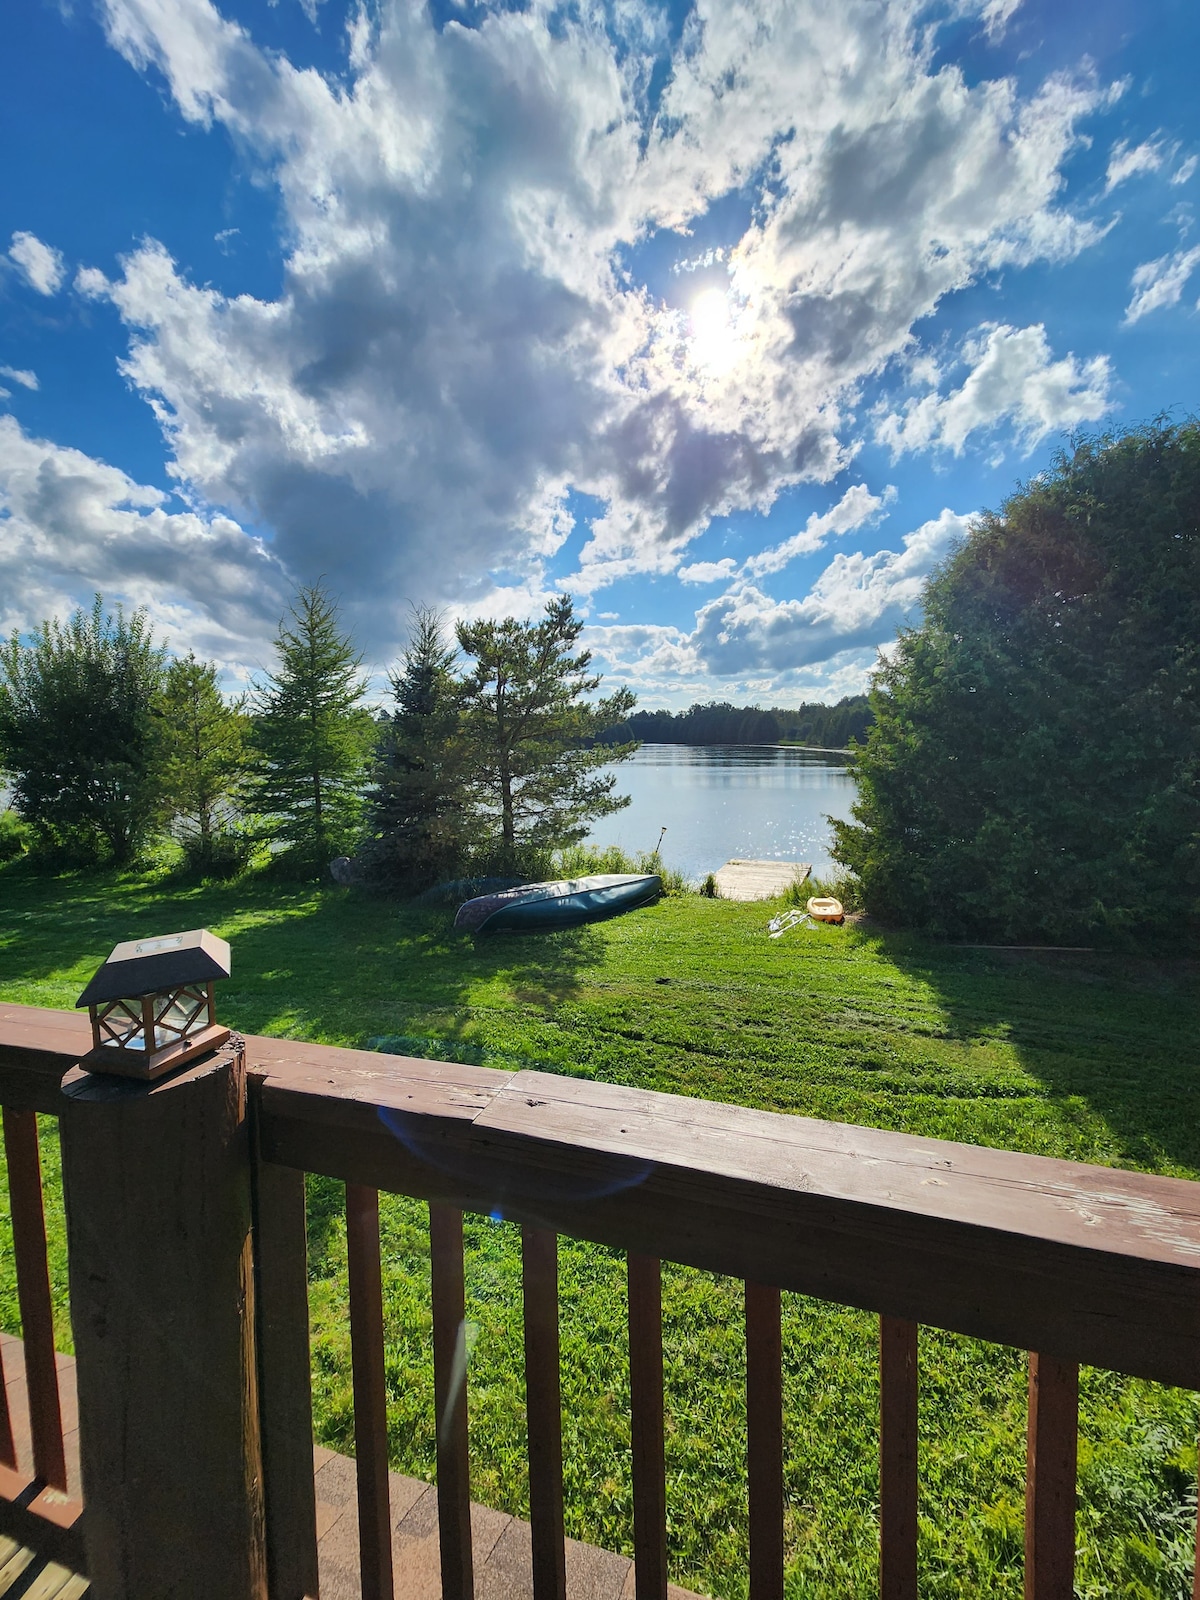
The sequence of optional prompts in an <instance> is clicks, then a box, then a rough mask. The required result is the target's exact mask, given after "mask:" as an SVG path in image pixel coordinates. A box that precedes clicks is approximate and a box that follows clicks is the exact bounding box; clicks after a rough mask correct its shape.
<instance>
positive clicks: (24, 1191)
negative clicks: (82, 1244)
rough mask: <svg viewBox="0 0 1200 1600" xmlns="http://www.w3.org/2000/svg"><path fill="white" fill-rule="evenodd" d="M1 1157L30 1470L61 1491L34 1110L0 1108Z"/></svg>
mask: <svg viewBox="0 0 1200 1600" xmlns="http://www.w3.org/2000/svg"><path fill="white" fill-rule="evenodd" d="M4 1156H5V1160H6V1161H7V1162H8V1194H9V1201H10V1204H11V1208H12V1231H13V1254H14V1256H15V1257H16V1263H17V1300H18V1303H19V1305H20V1308H21V1336H22V1338H23V1339H24V1341H25V1382H26V1386H27V1388H28V1391H29V1431H30V1434H31V1436H32V1439H33V1470H34V1473H35V1474H36V1476H37V1477H39V1478H41V1479H42V1480H43V1481H44V1482H45V1483H47V1484H49V1485H50V1486H51V1487H52V1488H55V1489H62V1490H65V1489H66V1487H67V1460H66V1455H65V1453H64V1451H63V1435H62V1404H61V1402H60V1400H59V1393H58V1366H57V1363H56V1362H55V1359H54V1309H53V1306H52V1303H51V1300H50V1269H49V1266H48V1264H47V1260H46V1217H45V1213H44V1211H43V1209H42V1164H41V1160H40V1158H39V1155H38V1131H37V1113H36V1112H35V1111H13V1110H12V1109H11V1108H10V1107H8V1106H6V1107H5V1108H4Z"/></svg>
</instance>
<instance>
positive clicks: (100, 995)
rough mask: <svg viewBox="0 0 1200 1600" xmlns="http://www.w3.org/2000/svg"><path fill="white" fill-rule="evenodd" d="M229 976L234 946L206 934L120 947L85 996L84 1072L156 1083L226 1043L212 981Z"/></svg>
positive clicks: (170, 936) (82, 998) (226, 1031)
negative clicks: (88, 1032) (88, 1041)
mask: <svg viewBox="0 0 1200 1600" xmlns="http://www.w3.org/2000/svg"><path fill="white" fill-rule="evenodd" d="M228 975H229V946H228V945H227V944H226V943H225V941H224V940H223V939H218V938H216V937H215V936H214V935H213V934H211V933H209V932H208V931H207V930H206V929H203V928H200V929H196V930H195V931H193V932H191V933H183V934H168V935H166V936H164V937H162V938H158V939H147V940H143V941H142V942H141V943H134V942H130V943H128V944H120V945H118V946H117V947H116V949H115V950H114V951H113V953H112V955H111V956H110V957H109V958H108V960H107V961H106V962H105V963H104V965H103V966H102V967H101V968H100V969H99V971H98V972H97V973H96V975H95V977H94V978H93V979H92V981H91V983H90V984H89V985H88V987H87V988H86V989H85V990H84V992H83V994H81V995H80V997H79V1000H78V1002H77V1004H78V1005H80V1006H84V1005H86V1006H87V1007H88V1013H89V1015H90V1017H91V1023H92V1049H91V1050H90V1051H89V1053H88V1054H87V1055H86V1056H85V1057H84V1058H83V1060H82V1062H81V1063H80V1065H81V1066H84V1067H86V1068H87V1069H88V1070H89V1071H91V1072H111V1073H116V1074H117V1075H118V1076H121V1077H129V1078H159V1077H161V1076H162V1075H163V1074H164V1073H166V1072H170V1071H172V1070H173V1069H174V1068H176V1067H179V1066H182V1065H183V1064H184V1063H185V1062H187V1061H191V1060H193V1059H194V1058H195V1057H196V1056H199V1055H202V1054H205V1053H207V1052H208V1051H211V1050H215V1049H216V1048H217V1047H218V1046H219V1045H222V1044H224V1042H225V1041H226V1039H228V1038H229V1029H228V1028H227V1027H224V1026H222V1025H221V1024H220V1023H218V1021H217V1016H216V1005H215V1000H214V995H213V978H214V977H218V978H224V977H228Z"/></svg>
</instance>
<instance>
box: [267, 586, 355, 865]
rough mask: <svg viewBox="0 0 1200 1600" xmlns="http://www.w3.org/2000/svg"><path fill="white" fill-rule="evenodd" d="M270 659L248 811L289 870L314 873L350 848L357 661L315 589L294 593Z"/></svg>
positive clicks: (322, 593)
mask: <svg viewBox="0 0 1200 1600" xmlns="http://www.w3.org/2000/svg"><path fill="white" fill-rule="evenodd" d="M275 652H276V655H277V657H278V664H277V666H276V668H275V671H274V672H273V673H271V674H270V675H269V676H268V677H267V679H266V681H265V682H264V683H263V684H261V685H259V686H258V688H257V690H256V694H255V716H254V720H253V725H252V726H253V732H252V741H253V745H254V748H255V750H256V752H257V755H258V762H257V766H258V771H257V777H256V782H255V785H254V790H253V802H254V808H255V810H256V811H257V813H258V814H259V815H260V816H261V817H262V819H263V834H264V836H265V837H266V838H267V839H269V840H270V841H271V842H272V843H273V844H274V845H276V846H277V847H280V846H282V849H283V851H284V852H285V856H286V861H287V863H288V865H289V866H290V867H292V868H293V869H294V870H297V871H300V872H302V873H305V874H310V875H313V876H317V875H319V874H320V873H321V872H322V871H323V869H324V868H325V866H326V864H327V863H328V862H329V860H330V858H331V857H333V856H337V855H341V854H343V853H344V852H347V851H349V850H351V849H353V846H354V841H355V837H356V834H357V830H358V827H359V824H360V820H361V816H362V789H363V783H364V778H365V770H366V764H367V760H368V754H369V750H370V746H371V743H372V740H373V738H374V721H373V719H372V718H371V716H370V714H369V713H368V712H367V711H366V710H364V709H363V707H362V705H361V701H362V697H363V695H364V693H365V692H366V682H365V680H364V679H363V678H362V677H361V676H360V674H359V669H360V667H361V666H362V657H361V655H359V653H358V652H357V651H356V650H355V648H354V644H353V642H352V640H351V639H350V638H349V636H348V635H346V634H344V633H342V632H341V630H340V629H339V627H338V617H337V606H336V604H335V603H334V601H333V599H332V598H331V597H330V595H329V594H328V592H327V591H326V589H325V587H324V585H323V584H320V583H317V584H315V585H313V587H312V588H307V589H300V590H299V591H298V592H297V595H296V598H295V600H294V601H293V603H292V606H291V610H290V612H289V615H288V616H286V617H284V618H283V619H282V621H281V622H280V624H279V632H278V634H277V635H276V639H275Z"/></svg>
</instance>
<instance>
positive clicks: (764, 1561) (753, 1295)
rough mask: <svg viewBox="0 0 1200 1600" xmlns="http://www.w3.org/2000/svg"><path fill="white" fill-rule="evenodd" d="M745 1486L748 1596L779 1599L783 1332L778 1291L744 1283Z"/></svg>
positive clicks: (781, 1517) (781, 1509) (760, 1599)
mask: <svg viewBox="0 0 1200 1600" xmlns="http://www.w3.org/2000/svg"><path fill="white" fill-rule="evenodd" d="M746 1487H747V1492H748V1496H749V1510H750V1600H783V1556H784V1549H783V1331H782V1321H781V1316H780V1295H779V1290H778V1289H772V1288H769V1287H767V1286H766V1285H764V1284H760V1283H748V1284H747V1285H746Z"/></svg>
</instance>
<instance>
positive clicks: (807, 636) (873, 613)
mask: <svg viewBox="0 0 1200 1600" xmlns="http://www.w3.org/2000/svg"><path fill="white" fill-rule="evenodd" d="M969 524H970V518H969V517H965V516H960V515H959V514H958V513H956V512H953V511H950V510H949V509H946V510H944V511H943V512H942V513H941V515H940V516H938V517H935V518H934V519H932V520H931V521H929V522H926V523H923V524H922V525H921V527H919V528H917V529H916V530H915V532H913V533H909V534H906V535H905V537H904V540H903V543H902V548H901V549H900V550H879V551H877V552H876V553H875V554H874V555H864V554H863V553H862V552H861V551H856V552H855V553H854V554H852V555H845V554H841V553H839V554H838V555H836V556H834V558H833V560H832V561H831V562H830V563H829V565H828V566H827V567H826V568H825V570H824V572H822V573H821V575H820V577H819V578H818V579H817V581H816V582H815V583H814V584H813V586H812V588H811V589H810V590H809V592H808V594H806V595H805V596H804V597H803V599H800V600H772V599H770V598H769V597H768V596H767V595H765V594H763V593H762V592H761V591H760V590H759V589H757V588H755V587H754V586H753V585H752V584H749V583H746V584H742V585H739V586H738V587H736V588H734V589H731V590H730V592H729V593H728V594H725V595H722V596H721V597H720V598H719V599H716V600H713V601H710V602H709V604H708V605H706V606H704V607H703V608H702V609H701V610H700V611H698V612H697V614H696V631H695V633H694V635H693V636H692V639H691V641H690V642H691V644H692V646H693V648H694V649H695V651H696V653H697V655H698V656H699V657H700V659H701V661H702V662H703V664H704V666H705V667H706V668H707V670H708V671H710V672H713V673H716V674H718V675H726V674H730V673H745V672H747V671H748V670H751V669H767V670H770V671H773V672H782V671H786V670H788V669H790V668H793V667H801V666H808V665H811V664H812V663H814V662H818V661H821V660H824V659H825V658H827V657H829V656H831V655H833V654H835V653H837V652H840V651H844V650H847V649H851V648H861V647H864V646H874V645H876V644H879V643H882V642H883V641H884V640H885V639H886V638H887V637H888V636H889V635H890V634H891V633H893V632H894V631H895V629H896V627H897V626H898V625H899V624H900V623H901V622H903V621H904V619H905V618H906V617H907V616H908V615H909V613H910V612H911V611H912V608H913V607H914V606H915V605H916V603H917V601H918V600H919V598H920V595H921V591H922V589H923V588H924V585H925V580H926V579H927V578H928V576H929V574H930V573H931V572H932V571H933V569H934V567H935V566H936V565H937V563H938V562H939V561H940V560H941V559H942V558H943V557H944V556H945V555H946V554H947V553H948V552H949V550H950V549H951V547H952V546H953V544H954V543H955V541H956V540H958V539H960V538H962V537H963V535H964V534H965V533H966V531H967V528H968V526H969Z"/></svg>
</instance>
